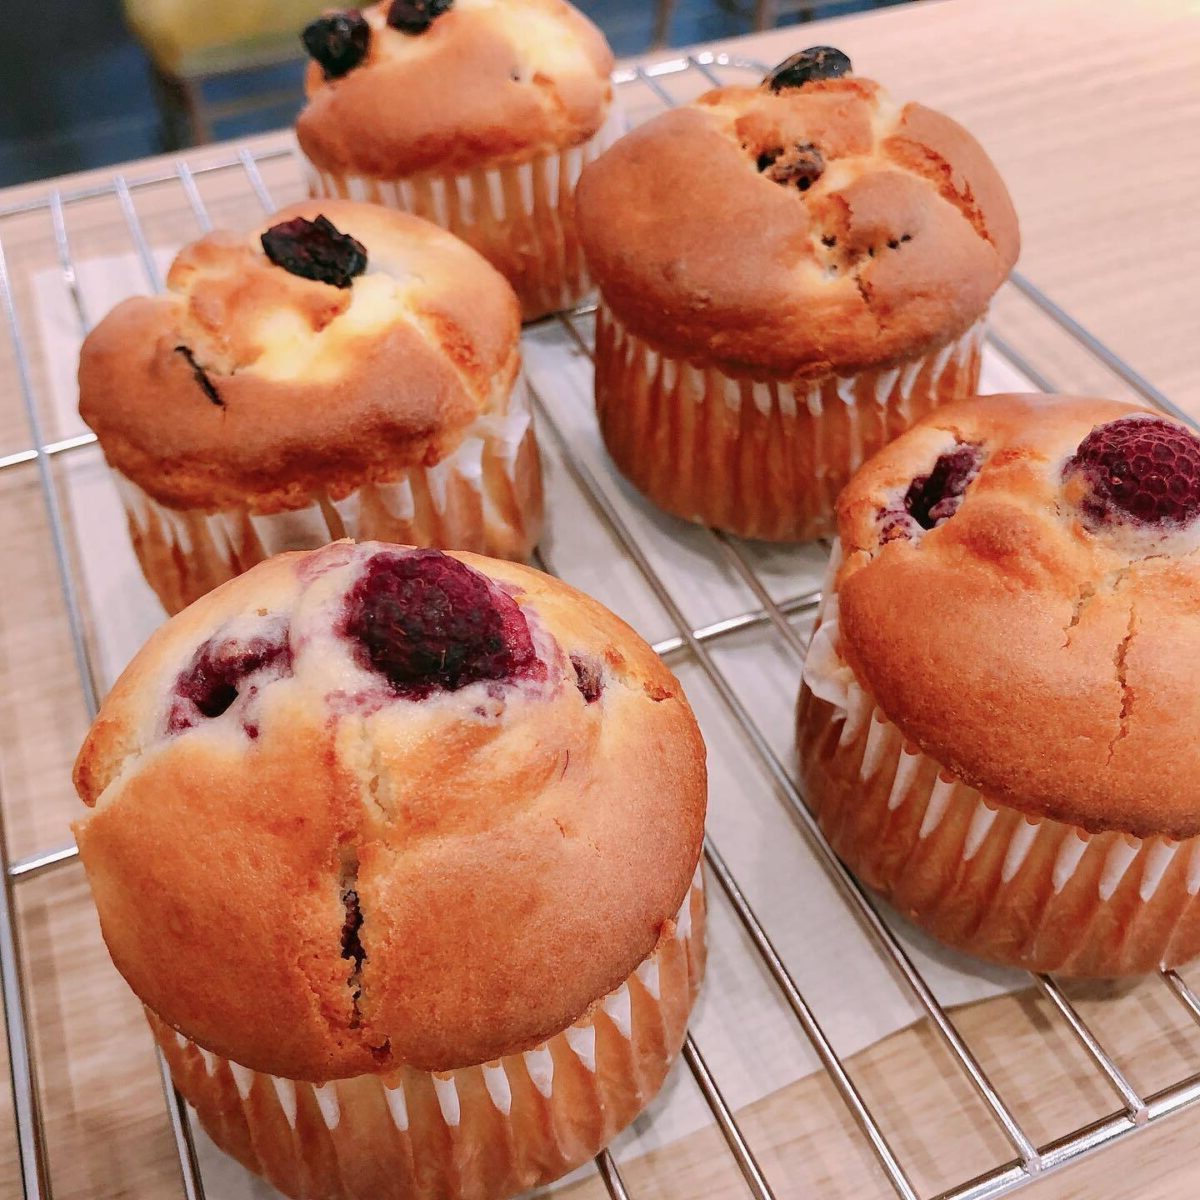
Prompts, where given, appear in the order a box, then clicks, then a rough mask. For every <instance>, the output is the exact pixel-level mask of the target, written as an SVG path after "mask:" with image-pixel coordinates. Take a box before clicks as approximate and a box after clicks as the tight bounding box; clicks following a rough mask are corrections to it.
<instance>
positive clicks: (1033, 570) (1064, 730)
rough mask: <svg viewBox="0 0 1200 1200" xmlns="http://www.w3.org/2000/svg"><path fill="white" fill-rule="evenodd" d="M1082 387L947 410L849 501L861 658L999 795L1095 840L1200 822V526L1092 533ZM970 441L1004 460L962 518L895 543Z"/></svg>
mask: <svg viewBox="0 0 1200 1200" xmlns="http://www.w3.org/2000/svg"><path fill="white" fill-rule="evenodd" d="M1141 411H1144V410H1142V409H1138V408H1135V407H1133V406H1130V405H1126V404H1120V403H1117V402H1115V401H1109V400H1096V399H1086V398H1079V397H1040V396H991V397H986V398H982V399H976V400H971V401H967V402H964V403H961V404H954V405H948V406H946V407H944V408H940V409H938V410H937V411H936V412H935V413H933V414H932V415H931V416H929V417H927V418H925V420H923V421H922V422H920V423H919V424H918V425H917V426H915V427H914V428H913V429H912V430H910V431H909V432H908V433H907V434H904V435H903V436H902V437H901V438H899V439H898V440H897V441H896V442H894V443H893V444H892V445H891V446H889V447H887V448H886V449H885V450H883V451H882V452H881V453H880V454H878V455H877V456H876V457H875V458H874V459H872V460H871V462H869V463H868V464H867V465H866V466H865V467H864V468H863V469H862V470H861V471H860V472H859V474H858V475H857V476H856V477H855V478H854V480H853V481H852V482H851V483H850V485H849V486H848V487H847V488H846V490H845V491H844V492H843V493H842V496H841V500H840V502H839V505H838V525H839V533H840V536H841V540H842V546H843V552H844V555H845V558H844V562H843V564H842V566H841V568H840V570H839V572H838V576H837V584H836V586H837V594H838V602H839V613H840V615H839V637H840V650H841V652H842V655H843V657H844V658H845V659H846V660H847V661H848V662H849V663H850V665H851V666H852V668H853V670H854V673H855V675H856V676H857V678H858V679H859V681H860V682H861V683H862V685H863V686H864V687H865V688H866V689H867V691H868V692H869V693H870V694H871V695H872V696H874V697H875V699H876V701H877V703H878V704H879V706H880V707H881V708H882V709H883V711H884V712H885V713H886V714H887V716H888V718H889V719H890V720H892V721H894V722H895V724H896V725H897V726H898V727H899V729H900V730H901V732H902V733H903V734H904V735H905V737H906V738H908V739H909V740H910V741H912V742H913V743H915V744H916V745H917V746H919V747H920V749H921V750H923V751H924V752H925V753H926V754H928V755H930V756H931V757H933V758H934V759H936V760H937V761H938V762H939V763H941V764H942V765H943V766H945V767H946V768H947V769H948V770H949V771H951V772H953V773H954V774H955V775H956V776H958V777H959V778H961V779H962V780H964V781H965V782H966V783H968V784H969V785H970V786H971V787H974V788H977V789H978V790H979V791H980V792H981V793H982V794H983V795H984V796H985V797H992V798H995V799H997V800H1000V801H1002V802H1003V803H1005V804H1007V805H1010V806H1012V807H1013V808H1016V809H1018V810H1020V811H1021V812H1024V813H1027V814H1029V815H1033V816H1038V817H1049V818H1052V819H1054V820H1056V821H1062V822H1065V823H1068V824H1071V825H1075V826H1078V827H1080V828H1082V829H1085V830H1088V831H1090V832H1095V833H1098V832H1102V831H1106V830H1118V831H1122V832H1125V833H1129V834H1132V835H1134V836H1137V837H1149V836H1151V835H1154V834H1158V835H1164V836H1169V837H1171V838H1176V839H1182V838H1187V837H1191V836H1194V835H1195V834H1197V833H1200V802H1198V796H1200V743H1198V742H1197V739H1196V738H1195V735H1194V724H1195V722H1194V720H1193V719H1192V718H1193V716H1194V714H1195V710H1196V691H1195V669H1194V665H1195V663H1196V662H1197V661H1198V656H1200V619H1198V618H1197V607H1196V596H1197V594H1198V589H1200V562H1198V561H1197V559H1196V557H1195V555H1194V554H1192V553H1191V551H1193V550H1195V549H1196V546H1197V544H1198V542H1200V531H1197V530H1195V529H1190V530H1188V529H1185V530H1176V531H1173V532H1169V533H1163V532H1162V531H1157V532H1156V531H1154V530H1140V531H1139V530H1138V529H1136V528H1132V527H1129V526H1119V525H1114V526H1107V527H1101V528H1099V529H1098V530H1096V531H1095V532H1093V531H1091V530H1090V529H1089V528H1088V527H1087V525H1086V524H1085V522H1084V520H1083V518H1082V513H1081V510H1080V508H1079V507H1078V505H1077V503H1076V498H1074V497H1073V496H1072V494H1071V492H1070V489H1065V488H1064V486H1063V483H1062V470H1063V465H1064V463H1065V462H1066V460H1067V459H1068V458H1069V457H1071V456H1072V455H1073V454H1074V453H1075V451H1076V449H1077V448H1078V446H1079V444H1080V442H1081V441H1082V440H1083V439H1084V437H1085V436H1086V435H1087V434H1088V433H1089V432H1090V431H1091V429H1092V428H1094V427H1095V426H1096V425H1100V424H1104V423H1106V422H1108V421H1112V420H1115V419H1117V418H1118V417H1122V416H1127V415H1129V414H1130V413H1136V412H1141ZM956 442H967V443H978V444H981V445H982V447H983V452H984V454H985V456H986V457H985V460H984V462H983V466H982V469H981V471H980V473H979V475H978V476H977V478H976V479H975V481H974V482H973V483H972V484H971V486H970V487H969V489H968V491H967V492H966V496H965V498H964V500H963V502H962V504H961V507H960V508H959V509H958V511H957V513H956V515H954V516H953V517H951V518H950V519H948V520H946V521H944V522H943V523H942V524H940V525H938V526H936V527H935V528H933V529H932V530H929V531H928V532H925V533H924V534H923V535H922V536H921V537H920V538H919V539H918V540H915V541H909V540H906V539H904V538H900V539H897V540H893V541H889V542H887V543H886V544H883V545H881V544H880V530H881V527H882V523H881V521H880V520H879V514H880V512H881V510H882V509H885V508H887V507H888V506H889V505H893V506H894V505H895V503H896V502H897V500H898V498H900V497H902V496H903V495H904V492H905V490H906V489H907V487H908V485H909V483H910V481H911V480H912V479H913V478H915V477H917V476H920V475H924V474H928V472H929V470H930V468H931V466H932V464H933V463H934V462H935V461H936V460H937V458H938V456H939V455H940V454H942V453H944V452H945V451H947V450H948V449H950V448H951V447H952V446H953V445H954V444H955V443H956Z"/></svg>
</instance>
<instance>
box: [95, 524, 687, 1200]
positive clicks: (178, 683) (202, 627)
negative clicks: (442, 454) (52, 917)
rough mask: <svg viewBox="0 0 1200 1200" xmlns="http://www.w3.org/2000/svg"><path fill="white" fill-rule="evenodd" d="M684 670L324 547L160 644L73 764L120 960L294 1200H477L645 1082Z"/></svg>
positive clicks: (169, 1048)
mask: <svg viewBox="0 0 1200 1200" xmlns="http://www.w3.org/2000/svg"><path fill="white" fill-rule="evenodd" d="M704 757H705V754H704V744H703V742H702V741H701V738H700V734H699V731H698V729H697V726H696V721H695V718H694V717H693V716H692V712H691V709H690V708H689V707H688V704H687V701H686V699H685V698H684V696H683V694H682V692H681V691H680V688H679V684H678V683H677V682H676V680H675V679H674V677H673V676H672V675H671V673H670V672H669V671H668V670H667V668H666V667H665V666H663V664H662V663H661V662H660V661H659V659H658V657H657V656H656V655H655V654H654V653H653V651H652V650H651V649H650V648H649V647H648V646H647V645H646V644H645V643H644V642H643V641H641V639H640V638H638V637H637V635H636V634H634V633H633V631H632V630H630V629H629V628H628V626H626V625H625V624H624V623H623V622H621V621H619V620H618V619H617V618H616V617H614V616H613V615H612V614H611V613H610V612H608V611H607V610H606V609H604V608H602V607H601V606H600V605H599V604H597V603H596V602H595V601H593V600H591V599H589V598H588V597H586V596H583V595H581V594H580V593H578V592H576V591H574V590H573V589H571V588H569V587H567V586H566V585H565V584H561V583H559V582H557V581H555V580H553V579H550V578H548V577H547V576H544V575H541V574H539V573H538V572H536V571H533V570H531V569H529V568H527V567H521V566H515V565H512V564H507V563H501V562H496V561H491V560H488V559H483V558H478V557H475V556H473V555H470V554H460V555H454V556H450V555H446V554H443V553H441V552H440V551H436V550H409V549H402V548H400V547H396V546H387V545H382V544H379V543H374V544H370V543H367V544H359V545H354V544H352V543H349V542H338V543H335V544H333V545H330V546H326V547H323V548H322V549H320V550H316V551H311V552H308V553H299V554H286V555H281V556H279V557H277V558H273V559H271V560H270V561H269V562H266V563H262V564H260V565H259V566H257V567H255V568H254V569H253V570H251V571H249V572H247V573H246V574H245V575H243V576H241V577H240V578H238V579H236V580H233V581H231V582H230V583H228V584H226V585H225V586H224V587H221V588H218V589H217V590H216V591H214V592H212V593H210V594H209V595H208V596H205V597H203V598H202V599H201V600H199V601H197V602H196V603H195V604H194V605H192V606H191V607H190V608H188V609H187V611H186V612H184V613H181V614H180V615H178V616H177V617H175V618H174V619H173V620H171V621H169V622H168V623H167V624H166V625H165V626H163V627H162V628H161V629H160V630H159V631H158V632H157V633H156V634H155V635H154V636H153V638H151V640H150V641H149V642H148V643H147V645H146V647H145V648H144V649H143V650H142V651H141V653H140V654H139V655H138V656H137V657H136V658H135V659H134V660H133V662H132V663H131V665H130V666H129V668H128V669H127V670H126V672H125V674H124V675H123V676H122V677H121V679H120V680H119V681H118V682H117V685H116V687H115V688H114V689H113V691H112V694H111V695H110V696H109V697H108V699H107V700H106V701H105V703H104V706H103V708H102V709H101V712H100V715H99V717H98V719H97V721H96V724H95V725H94V726H93V728H92V730H91V733H90V734H89V736H88V738H87V741H86V742H85V744H84V746H83V749H82V751H81V752H80V755H79V759H78V762H77V764H76V770H75V781H76V786H77V787H78V789H79V794H80V796H81V797H82V798H83V800H84V802H85V803H86V804H87V805H88V806H89V807H90V809H91V811H90V813H89V814H88V815H87V816H86V817H84V818H83V819H82V820H81V821H80V822H79V824H78V827H77V829H76V834H77V837H78V841H79V849H80V855H81V857H82V859H83V863H84V865H85V867H86V869H87V872H88V878H89V880H90V882H91V886H92V891H93V895H94V897H95V901H96V905H97V908H98V909H99V913H100V922H101V926H102V929H103V932H104V937H105V940H106V942H107V944H108V947H109V950H110V951H111V953H112V957H113V961H114V962H115V964H116V966H117V968H118V969H119V970H120V972H121V973H122V974H123V975H124V976H125V978H126V980H127V981H128V982H129V984H130V986H131V987H132V988H133V990H134V991H135V992H136V993H137V995H138V996H139V998H140V999H141V1000H142V1001H143V1003H144V1004H145V1007H146V1012H147V1016H148V1018H149V1021H150V1024H151V1026H152V1028H153V1031H154V1035H155V1037H156V1039H157V1040H158V1043H159V1045H160V1046H161V1047H162V1050H163V1052H164V1053H165V1055H166V1057H167V1060H168V1062H169V1064H170V1068H171V1073H172V1076H173V1078H174V1080H175V1083H176V1085H177V1086H178V1088H179V1090H180V1091H181V1092H182V1093H183V1095H184V1096H185V1097H186V1098H187V1100H188V1101H189V1103H190V1104H192V1105H193V1106H194V1108H195V1109H196V1111H197V1113H198V1114H199V1117H200V1121H201V1122H202V1124H203V1125H204V1127H205V1129H206V1130H207V1131H208V1132H209V1134H211V1136H212V1137H213V1139H214V1140H215V1141H216V1142H217V1144H218V1145H219V1146H221V1147H222V1148H223V1149H225V1150H226V1151H227V1152H228V1153H230V1154H232V1155H233V1156H235V1157H236V1158H237V1159H239V1160H240V1161H241V1162H242V1163H244V1164H245V1165H246V1166H247V1167H249V1168H250V1169H251V1170H253V1171H256V1172H259V1173H260V1174H262V1175H264V1176H265V1177H266V1178H267V1179H268V1180H270V1182H271V1183H272V1184H273V1185H274V1186H275V1187H277V1188H279V1189H280V1190H281V1191H283V1192H284V1193H286V1194H287V1195H289V1196H295V1197H301V1196H304V1197H310V1198H317V1200H326V1198H329V1200H332V1198H333V1197H338V1198H339V1200H423V1198H428V1200H435V1198H437V1200H452V1198H456V1197H463V1198H466V1197H475V1198H478V1197H485V1196H486V1197H495V1198H497V1200H500V1198H502V1197H505V1196H510V1195H512V1194H514V1193H516V1192H519V1191H522V1190H524V1189H526V1188H529V1187H532V1186H535V1185H537V1184H541V1183H545V1182H548V1181H549V1180H552V1179H554V1178H556V1177H558V1176H559V1175H561V1174H563V1173H565V1172H566V1171H568V1170H570V1169H571V1168H573V1167H575V1166H577V1165H578V1164H580V1163H582V1162H584V1161H586V1160H587V1159H588V1158H589V1157H590V1156H592V1155H594V1154H596V1153H597V1152H598V1151H599V1150H600V1148H601V1147H602V1146H604V1145H605V1143H607V1142H608V1141H609V1139H611V1138H612V1137H613V1136H614V1134H615V1133H616V1132H617V1131H618V1130H619V1129H621V1128H622V1127H623V1126H625V1125H626V1124H628V1122H629V1121H631V1120H632V1119H633V1118H634V1117H635V1116H636V1115H637V1114H638V1113H639V1112H640V1111H641V1109H642V1108H643V1107H644V1106H645V1104H646V1103H647V1102H648V1101H649V1100H650V1098H651V1097H652V1096H653V1095H654V1094H655V1093H656V1092H657V1090H658V1088H659V1086H660V1085H661V1084H662V1082H663V1078H664V1076H665V1074H666V1072H667V1069H668V1067H669V1065H670V1063H671V1061H672V1060H673V1059H674V1057H675V1056H676V1054H677V1053H678V1051H679V1048H680V1045H681V1043H682V1040H683V1036H684V1027H685V1025H686V1023H687V1019H688V1014H689V1012H690V1010H691V1006H692V1003H693V1000H694V998H695V995H696V991H697V988H698V987H699V984H700V979H701V976H702V973H703V969H704V898H703V894H702V890H701V882H700V871H699V859H700V850H701V841H702V837H703V824H704V809H705V787H706V785H705V766H704Z"/></svg>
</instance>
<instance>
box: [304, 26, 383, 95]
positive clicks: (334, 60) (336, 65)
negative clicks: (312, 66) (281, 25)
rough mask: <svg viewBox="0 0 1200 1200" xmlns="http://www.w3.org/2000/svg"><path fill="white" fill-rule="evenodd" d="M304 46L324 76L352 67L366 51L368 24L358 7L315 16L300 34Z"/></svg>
mask: <svg viewBox="0 0 1200 1200" xmlns="http://www.w3.org/2000/svg"><path fill="white" fill-rule="evenodd" d="M300 40H301V41H302V42H303V43H304V49H305V50H307V51H308V53H309V55H310V57H312V58H314V59H316V61H317V62H318V63H320V64H321V67H322V69H323V70H324V72H325V78H326V79H337V78H338V77H339V76H342V75H345V74H346V72H347V71H352V70H354V68H355V67H357V66H358V64H359V63H360V62H362V60H363V59H364V58H365V57H366V55H367V46H368V44H369V43H370V41H371V27H370V25H368V24H367V22H366V20H365V19H364V18H363V15H362V13H360V12H359V11H358V10H357V9H350V11H349V12H342V13H334V14H333V16H330V17H318V18H317V19H316V20H315V21H311V22H309V24H307V25H306V26H305V27H304V32H303V33H302V34H301V35H300Z"/></svg>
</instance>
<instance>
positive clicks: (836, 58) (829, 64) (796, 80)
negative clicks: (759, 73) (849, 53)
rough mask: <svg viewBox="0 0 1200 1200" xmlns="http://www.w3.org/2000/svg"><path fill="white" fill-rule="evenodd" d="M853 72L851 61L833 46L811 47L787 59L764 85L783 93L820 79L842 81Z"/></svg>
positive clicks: (769, 76) (770, 75)
mask: <svg viewBox="0 0 1200 1200" xmlns="http://www.w3.org/2000/svg"><path fill="white" fill-rule="evenodd" d="M853 70H854V68H853V67H852V66H851V64H850V59H849V58H847V57H846V55H844V54H843V53H842V52H841V51H840V50H837V49H835V48H834V47H833V46H809V48H808V49H807V50H801V51H800V53H799V54H793V55H792V57H791V58H785V59H784V60H783V62H781V63H780V64H779V66H777V67H776V68H775V70H773V71H772V72H771V73H770V74H769V75H768V76H767V77H766V79H764V80H763V83H765V84H766V85H767V87H769V88H770V89H771V91H773V92H782V91H783V90H784V89H786V88H798V87H803V86H804V85H805V84H806V83H812V82H814V81H815V80H818V79H840V78H841V77H842V76H843V75H849V74H850V72H851V71H853Z"/></svg>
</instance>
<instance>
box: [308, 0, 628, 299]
mask: <svg viewBox="0 0 1200 1200" xmlns="http://www.w3.org/2000/svg"><path fill="white" fill-rule="evenodd" d="M303 40H304V45H305V47H306V49H307V50H308V52H309V54H310V55H311V56H312V58H313V60H314V61H313V63H312V65H311V66H310V67H309V72H308V80H307V91H308V104H307V106H306V107H305V108H304V110H303V111H302V112H301V113H300V116H299V118H298V120H297V122H296V136H297V138H298V139H299V142H300V149H301V151H302V152H303V155H304V157H305V159H306V161H307V163H308V167H309V181H310V188H311V190H312V192H313V194H314V195H318V196H348V197H351V198H352V199H355V200H371V201H374V202H375V203H377V204H386V205H389V206H391V207H393V208H402V209H405V210H407V211H408V212H413V213H416V214H417V215H418V216H420V217H425V218H427V219H428V220H430V221H435V222H437V224H439V225H444V226H445V227H446V228H447V229H449V230H451V231H452V232H453V233H456V234H457V235H458V236H459V237H461V238H462V239H463V240H464V241H466V242H469V243H470V244H471V245H472V246H474V247H475V249H476V250H478V251H479V252H480V253H481V254H483V255H484V257H485V258H487V259H489V260H490V261H491V262H492V263H493V264H494V265H495V266H496V267H497V268H498V269H499V270H500V271H502V272H503V273H504V275H505V276H507V278H508V280H509V282H510V283H511V284H512V285H513V287H514V288H515V289H516V292H517V295H518V296H519V297H520V300H521V308H522V311H523V313H524V315H525V318H526V319H527V320H529V319H532V318H534V317H540V316H543V315H544V314H546V313H549V312H554V311H556V310H558V309H563V308H568V307H570V306H571V305H572V304H575V303H577V302H578V301H579V300H580V299H581V298H582V297H583V296H584V295H585V294H586V293H587V291H588V289H589V286H590V285H589V283H588V280H587V275H586V273H585V270H584V263H583V256H582V254H581V252H580V249H579V244H578V241H577V239H576V237H575V216H574V206H575V200H574V193H575V183H576V181H577V180H578V178H579V172H580V170H581V168H582V167H583V164H584V163H586V162H589V161H590V160H591V159H593V158H595V157H596V155H597V154H599V153H600V151H601V150H603V149H604V148H605V147H606V146H608V145H610V144H611V143H612V142H613V141H614V140H615V138H616V136H617V134H618V132H619V117H618V116H617V113H616V110H615V109H614V107H613V96H612V85H611V83H610V81H609V73H610V72H611V71H612V65H613V59H612V53H611V51H610V50H609V48H608V45H607V43H606V42H605V40H604V37H603V35H602V34H601V33H600V31H599V30H598V29H597V28H596V27H595V26H594V25H593V24H592V23H591V22H590V21H589V20H588V19H587V18H586V17H585V16H584V15H583V14H582V13H580V12H578V11H577V10H576V9H574V8H572V7H571V5H569V4H566V3H564V2H563V0H390V2H389V0H383V2H382V3H380V4H375V5H372V6H371V7H370V8H367V9H364V10H363V11H362V12H359V11H358V10H357V9H351V10H349V11H347V12H340V13H334V14H331V15H329V16H324V17H320V18H318V19H317V20H316V21H314V22H313V23H312V24H311V25H309V26H308V28H307V29H305V31H304V35H303Z"/></svg>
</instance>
